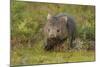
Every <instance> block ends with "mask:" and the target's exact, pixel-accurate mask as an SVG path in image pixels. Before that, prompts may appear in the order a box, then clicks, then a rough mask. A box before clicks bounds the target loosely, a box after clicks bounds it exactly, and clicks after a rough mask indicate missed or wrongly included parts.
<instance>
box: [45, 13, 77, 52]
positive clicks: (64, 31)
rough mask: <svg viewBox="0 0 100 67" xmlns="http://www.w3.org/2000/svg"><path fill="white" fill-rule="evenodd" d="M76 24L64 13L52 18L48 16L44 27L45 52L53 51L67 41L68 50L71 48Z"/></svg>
mask: <svg viewBox="0 0 100 67" xmlns="http://www.w3.org/2000/svg"><path fill="white" fill-rule="evenodd" d="M75 32H76V24H75V21H74V20H73V18H72V17H71V16H69V15H67V14H65V13H61V14H58V15H56V16H52V15H51V14H48V16H47V23H46V24H45V26H44V36H45V46H44V49H45V50H53V49H54V48H55V47H57V46H59V45H62V44H63V43H64V41H67V40H68V41H69V48H73V47H74V45H73V41H74V39H75Z"/></svg>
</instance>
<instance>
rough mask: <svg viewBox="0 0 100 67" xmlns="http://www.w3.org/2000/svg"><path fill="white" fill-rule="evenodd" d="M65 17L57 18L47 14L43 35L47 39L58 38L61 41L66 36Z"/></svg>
mask: <svg viewBox="0 0 100 67" xmlns="http://www.w3.org/2000/svg"><path fill="white" fill-rule="evenodd" d="M66 22H67V17H66V16H63V17H57V16H51V15H50V14H48V16H47V23H46V25H45V26H44V33H45V36H46V37H47V38H60V39H63V38H65V37H66V36H67V27H66V24H67V23H66Z"/></svg>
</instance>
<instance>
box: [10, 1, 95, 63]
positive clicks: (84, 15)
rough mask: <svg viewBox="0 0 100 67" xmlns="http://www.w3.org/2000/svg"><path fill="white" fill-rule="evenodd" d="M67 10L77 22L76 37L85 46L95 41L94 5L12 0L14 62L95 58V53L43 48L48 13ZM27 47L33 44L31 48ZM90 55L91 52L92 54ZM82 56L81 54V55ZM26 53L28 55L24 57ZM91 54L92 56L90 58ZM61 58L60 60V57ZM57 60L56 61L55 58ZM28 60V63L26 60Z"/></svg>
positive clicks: (86, 59)
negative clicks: (44, 27) (50, 50)
mask: <svg viewBox="0 0 100 67" xmlns="http://www.w3.org/2000/svg"><path fill="white" fill-rule="evenodd" d="M48 13H51V14H53V15H55V14H58V13H67V14H69V15H71V16H72V17H73V18H74V19H75V21H76V25H77V35H76V36H77V38H79V39H80V40H82V42H84V43H83V44H85V46H87V45H88V43H89V42H90V41H95V7H94V6H88V5H87V6H82V5H65V4H51V3H31V2H19V1H15V0H12V2H11V46H12V51H11V56H12V59H11V64H14V65H17V64H38V63H39V64H41V63H42V64H44V63H56V62H57V63H61V62H76V61H92V60H94V52H93V51H92V52H91V51H90V52H86V53H85V54H87V56H83V54H84V51H81V53H82V54H80V51H79V52H76V53H73V56H72V58H70V59H68V58H69V56H70V55H71V54H72V53H70V52H57V53H56V52H45V51H44V50H43V44H44V43H43V39H44V37H43V35H42V32H43V31H42V29H43V26H44V24H45V23H46V22H47V20H46V17H47V14H48ZM28 46H31V48H29V47H28ZM89 54H91V55H89ZM80 55H81V56H80ZM24 56H26V57H27V58H26V59H24V60H22V59H23V58H24ZM88 56H89V57H88ZM59 58H60V59H59ZM53 59H54V60H53ZM25 61H27V62H25Z"/></svg>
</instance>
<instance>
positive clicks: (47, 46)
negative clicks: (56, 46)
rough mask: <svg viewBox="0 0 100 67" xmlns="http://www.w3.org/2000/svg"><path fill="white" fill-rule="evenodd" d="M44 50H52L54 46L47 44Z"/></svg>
mask: <svg viewBox="0 0 100 67" xmlns="http://www.w3.org/2000/svg"><path fill="white" fill-rule="evenodd" d="M44 50H46V51H51V50H52V46H50V45H46V46H45V47H44Z"/></svg>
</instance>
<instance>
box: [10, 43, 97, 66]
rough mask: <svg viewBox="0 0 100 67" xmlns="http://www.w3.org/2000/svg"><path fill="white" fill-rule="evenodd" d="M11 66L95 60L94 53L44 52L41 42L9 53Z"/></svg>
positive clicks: (81, 51) (79, 51)
mask: <svg viewBox="0 0 100 67" xmlns="http://www.w3.org/2000/svg"><path fill="white" fill-rule="evenodd" d="M11 58H12V59H11V65H29V64H51V63H68V62H87V61H94V60H95V53H94V51H92V50H91V51H86V50H78V51H62V52H57V51H52V52H48V51H44V50H43V48H42V45H41V42H40V43H38V44H35V45H34V46H33V47H31V48H30V47H23V48H15V49H13V51H11Z"/></svg>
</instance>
